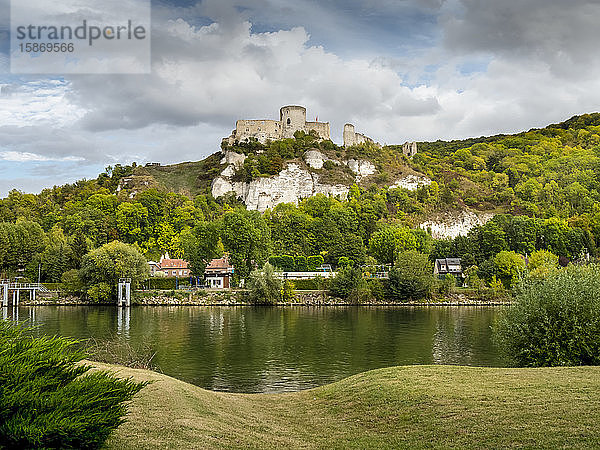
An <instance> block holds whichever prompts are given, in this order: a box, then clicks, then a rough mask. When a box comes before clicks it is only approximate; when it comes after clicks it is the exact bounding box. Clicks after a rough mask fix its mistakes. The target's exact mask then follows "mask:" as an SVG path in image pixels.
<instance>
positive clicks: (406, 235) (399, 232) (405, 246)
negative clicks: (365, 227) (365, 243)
mask: <svg viewBox="0 0 600 450" xmlns="http://www.w3.org/2000/svg"><path fill="white" fill-rule="evenodd" d="M423 244H424V242H423ZM416 248H417V238H416V237H415V234H414V233H412V232H411V230H410V229H409V228H404V227H387V228H384V229H383V230H381V231H378V232H376V233H375V234H373V236H372V237H371V240H370V241H369V251H370V253H371V255H373V256H374V257H375V258H377V260H378V261H379V262H380V263H383V264H391V263H393V262H394V259H395V257H396V255H397V254H398V253H399V252H405V251H408V250H416Z"/></svg>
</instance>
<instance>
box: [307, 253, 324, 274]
mask: <svg viewBox="0 0 600 450" xmlns="http://www.w3.org/2000/svg"><path fill="white" fill-rule="evenodd" d="M306 262H307V264H308V270H309V271H310V272H313V271H314V270H316V269H317V267H321V266H322V265H323V264H324V263H325V259H324V258H323V256H321V255H315V256H309V257H308V258H306Z"/></svg>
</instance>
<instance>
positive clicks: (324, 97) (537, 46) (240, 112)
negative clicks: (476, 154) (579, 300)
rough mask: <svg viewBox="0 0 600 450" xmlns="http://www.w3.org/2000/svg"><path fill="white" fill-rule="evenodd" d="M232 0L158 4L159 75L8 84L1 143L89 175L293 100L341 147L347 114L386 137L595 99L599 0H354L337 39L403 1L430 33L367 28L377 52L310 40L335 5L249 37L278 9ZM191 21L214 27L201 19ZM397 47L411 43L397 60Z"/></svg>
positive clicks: (207, 144) (187, 148)
mask: <svg viewBox="0 0 600 450" xmlns="http://www.w3.org/2000/svg"><path fill="white" fill-rule="evenodd" d="M237 3H239V2H237ZM237 3H236V4H237ZM312 4H313V3H311V2H308V1H306V0H304V1H302V2H295V3H292V2H287V3H286V2H281V3H278V5H279V9H277V8H275V9H277V11H280V12H281V11H283V9H285V8H287V9H286V11H288V12H290V11H291V12H293V11H295V10H296V9H297V8H300V7H304V6H310V5H312ZM232 5H233V3H232V2H230V1H227V0H218V1H216V0H211V1H205V2H202V3H201V4H199V5H196V6H195V7H191V8H183V9H182V8H179V9H177V8H172V9H165V8H158V10H157V11H155V16H156V17H154V30H153V73H152V74H151V75H135V76H70V77H68V78H67V79H66V80H59V81H50V82H49V81H47V80H46V81H42V82H37V83H36V82H34V81H31V80H29V81H22V80H13V81H12V82H9V83H5V84H4V85H3V87H2V93H3V95H2V96H0V105H2V107H0V124H1V125H2V127H1V128H0V150H1V151H4V152H13V153H10V155H13V154H14V155H36V157H39V158H48V161H59V162H60V161H63V162H64V163H65V164H66V162H67V161H71V163H72V164H75V165H76V166H78V167H80V168H81V173H82V176H83V175H87V176H91V175H94V173H89V172H85V171H86V170H88V171H89V170H92V168H94V169H93V170H96V169H95V168H96V167H97V165H98V164H113V163H115V162H119V161H120V162H131V161H133V160H137V161H138V162H145V161H160V162H164V163H168V162H177V161H180V160H199V159H201V158H202V157H204V156H207V155H209V154H210V153H213V152H214V151H217V150H218V148H219V143H220V138H221V137H224V136H226V135H228V134H229V133H230V131H231V129H232V128H233V127H234V124H235V120H236V119H238V118H262V117H264V118H275V117H277V114H278V109H279V107H280V106H282V105H285V104H303V105H305V106H307V108H308V114H309V117H311V118H312V117H314V116H317V115H318V116H319V119H320V120H325V121H330V122H331V125H332V133H333V137H334V140H337V141H338V142H339V141H340V140H341V131H342V127H343V124H344V123H346V122H348V121H350V122H354V123H355V125H356V127H357V130H359V131H361V132H364V133H366V134H368V135H371V136H372V137H373V138H375V139H377V140H379V141H381V142H387V143H390V144H391V143H402V142H404V141H406V140H425V139H438V138H442V139H444V138H446V139H452V138H460V137H468V136H480V135H484V134H496V133H501V132H514V131H520V130H523V129H529V128H531V127H540V126H544V125H546V124H548V123H551V122H557V121H560V120H562V119H566V118H568V117H570V116H571V115H573V114H578V113H584V112H591V111H595V110H597V109H598V105H600V79H599V78H598V77H597V73H598V69H600V54H597V52H595V47H596V46H597V42H598V40H599V39H598V38H600V36H599V34H600V28H597V27H595V26H592V25H593V17H596V16H597V14H596V8H597V7H598V2H597V1H588V2H584V1H582V0H581V1H580V0H575V1H574V2H572V3H569V5H565V4H564V2H559V1H558V0H543V1H542V0H534V1H532V2H519V1H517V0H507V1H506V2H504V1H502V2H498V1H491V0H487V1H475V0H448V1H445V2H444V1H437V0H423V1H416V0H415V1H413V2H410V1H407V2H391V1H386V0H368V1H363V2H360V1H358V0H356V1H354V2H349V3H345V5H347V8H348V10H347V11H346V10H344V11H341V12H340V14H339V16H338V17H336V18H334V19H332V20H331V21H330V23H331V27H332V30H331V33H338V34H339V35H340V36H342V37H343V36H346V33H348V32H349V31H348V30H347V28H349V25H352V26H355V27H360V25H361V22H360V20H361V18H360V16H358V15H355V16H353V17H351V16H352V12H353V10H352V8H354V12H356V11H359V10H360V11H379V14H382V13H385V14H388V15H389V22H390V23H393V19H394V17H395V15H398V14H401V13H402V12H404V11H406V9H404V8H407V5H408V6H410V5H413V6H414V8H413V9H412V10H411V11H413V10H414V11H416V12H415V13H414V14H415V17H418V15H419V14H422V15H425V16H424V17H425V19H422V20H423V21H424V22H423V24H424V25H423V27H422V28H423V30H422V33H423V36H416V37H415V38H414V40H410V39H408V38H407V37H406V36H405V35H401V34H398V41H397V42H389V36H390V34H389V30H388V31H386V32H385V33H384V34H382V35H375V36H374V37H373V42H372V44H373V45H372V47H376V45H377V44H378V39H381V40H382V41H383V40H385V42H382V44H385V45H382V46H381V51H380V52H376V51H372V52H371V53H370V54H369V55H368V56H366V55H365V53H364V52H359V53H356V54H355V53H354V52H353V51H352V48H351V45H352V41H351V38H349V39H350V41H349V43H348V49H347V50H348V51H345V52H334V51H332V50H331V49H330V48H329V47H328V46H321V45H316V44H315V41H314V40H313V39H311V32H312V30H313V27H312V24H311V21H313V22H312V23H314V24H316V25H315V27H317V28H319V27H321V28H322V27H323V26H324V25H323V24H324V23H326V22H327V21H328V20H329V18H330V17H331V14H332V11H333V5H337V7H341V6H340V5H341V3H336V2H324V3H319V5H314V6H315V9H314V10H310V12H307V17H309V18H310V20H309V21H308V22H301V19H294V18H295V17H301V15H294V14H291V13H290V14H288V15H286V16H285V17H283V14H282V19H281V22H285V23H287V24H288V25H289V26H288V27H287V28H285V29H278V30H275V31H273V32H255V31H253V26H252V23H251V20H256V16H259V15H260V11H261V8H262V9H263V10H264V11H265V13H264V14H263V16H260V17H262V20H263V22H269V21H275V20H276V19H275V17H274V16H275V15H276V14H275V12H273V11H274V10H272V8H274V5H275V3H273V2H271V1H269V0H252V1H250V0H248V1H247V2H245V6H247V7H248V8H250V9H249V10H248V11H242V12H241V13H239V12H237V10H236V9H235V8H233V6H232ZM282 8H283V9H282ZM319 14H322V15H323V17H322V18H320V19H319V18H318V17H316V16H318V15H319ZM432 14H438V16H437V19H436V20H438V25H437V26H436V28H435V30H434V31H433V32H432V31H431V29H430V28H429V26H430V25H431V23H434V22H435V20H433V21H432V19H431V15H432ZM198 15H208V16H210V17H211V18H212V19H213V20H215V22H213V23H212V24H210V25H206V26H197V25H193V24H194V23H198V21H197V20H194V19H197V18H198ZM177 16H182V17H177ZM555 17H558V18H559V19H555ZM284 19H285V20H284ZM415 20H417V19H415ZM425 22H426V23H425ZM203 23H205V22H203ZM425 25H427V26H425ZM411 26H413V28H411V29H414V30H418V29H419V27H418V23H415V24H412V25H411ZM336 27H337V28H336ZM369 29H370V28H369ZM348 36H349V35H348ZM436 39H437V40H436ZM423 42H431V43H432V44H431V45H430V46H429V47H426V48H424V47H423V45H422V44H423ZM394 46H395V47H398V48H402V51H401V52H399V53H398V54H391V53H390V52H389V49H390V48H391V47H394ZM465 67H467V68H468V67H474V68H476V70H471V71H469V70H465ZM7 154H9V153H7ZM16 157H17V156H15V158H16ZM20 157H23V158H26V157H24V156H20ZM63 158H76V159H73V160H67V159H63ZM36 161H45V160H41V159H38V160H36Z"/></svg>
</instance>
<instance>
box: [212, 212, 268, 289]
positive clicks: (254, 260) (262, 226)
mask: <svg viewBox="0 0 600 450" xmlns="http://www.w3.org/2000/svg"><path fill="white" fill-rule="evenodd" d="M221 238H222V240H223V245H224V246H225V250H226V251H227V252H229V254H230V259H231V262H232V263H233V265H234V266H235V275H234V277H235V279H236V280H237V281H239V279H240V278H244V277H247V276H248V275H249V274H250V272H251V271H252V269H253V268H254V267H255V266H262V265H263V264H264V263H265V262H266V261H267V258H268V255H269V253H270V250H271V233H270V230H269V227H268V225H267V223H266V221H265V219H264V218H263V217H262V216H261V215H260V213H258V212H257V211H245V210H235V211H231V212H229V213H227V214H225V216H224V217H223V222H222V226H221Z"/></svg>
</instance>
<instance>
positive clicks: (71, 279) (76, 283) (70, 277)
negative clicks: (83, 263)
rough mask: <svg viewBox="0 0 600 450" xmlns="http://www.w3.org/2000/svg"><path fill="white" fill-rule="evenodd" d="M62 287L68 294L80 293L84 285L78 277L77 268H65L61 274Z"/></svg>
mask: <svg viewBox="0 0 600 450" xmlns="http://www.w3.org/2000/svg"><path fill="white" fill-rule="evenodd" d="M61 281H62V287H63V289H64V290H65V292H66V293H67V294H69V295H80V294H81V293H82V292H83V290H84V286H83V283H82V282H81V279H80V278H79V271H78V270H77V269H71V270H67V271H66V272H65V273H63V274H62V276H61Z"/></svg>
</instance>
